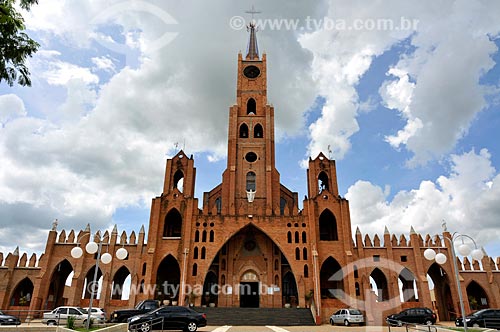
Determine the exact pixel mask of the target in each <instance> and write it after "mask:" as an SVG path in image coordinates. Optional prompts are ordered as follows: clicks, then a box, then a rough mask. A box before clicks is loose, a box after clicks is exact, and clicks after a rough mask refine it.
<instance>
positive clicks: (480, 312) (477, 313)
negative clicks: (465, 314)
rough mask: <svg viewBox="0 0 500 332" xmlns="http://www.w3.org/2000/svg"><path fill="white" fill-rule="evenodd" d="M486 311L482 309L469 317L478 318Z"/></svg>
mask: <svg viewBox="0 0 500 332" xmlns="http://www.w3.org/2000/svg"><path fill="white" fill-rule="evenodd" d="M486 310H488V309H483V310H478V311H475V312H473V313H472V314H471V316H479V315H481V314H482V313H483V312H485V311H486Z"/></svg>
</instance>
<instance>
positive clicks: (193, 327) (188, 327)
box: [186, 322, 198, 332]
mask: <svg viewBox="0 0 500 332" xmlns="http://www.w3.org/2000/svg"><path fill="white" fill-rule="evenodd" d="M197 329H198V325H196V323H195V322H189V323H188V324H187V325H186V331H189V332H195V331H196V330H197Z"/></svg>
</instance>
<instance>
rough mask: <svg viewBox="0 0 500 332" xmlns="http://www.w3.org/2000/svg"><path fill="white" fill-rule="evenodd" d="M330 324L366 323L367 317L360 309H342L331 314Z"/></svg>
mask: <svg viewBox="0 0 500 332" xmlns="http://www.w3.org/2000/svg"><path fill="white" fill-rule="evenodd" d="M330 324H332V325H335V324H344V325H345V326H349V325H351V324H359V325H364V324H365V317H364V316H363V313H362V312H361V311H359V310H358V309H340V310H338V311H337V312H336V313H334V314H333V315H331V316H330Z"/></svg>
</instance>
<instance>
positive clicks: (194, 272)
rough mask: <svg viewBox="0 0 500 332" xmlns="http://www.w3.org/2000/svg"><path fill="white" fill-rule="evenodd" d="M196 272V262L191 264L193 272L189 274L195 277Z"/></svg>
mask: <svg viewBox="0 0 500 332" xmlns="http://www.w3.org/2000/svg"><path fill="white" fill-rule="evenodd" d="M197 274H198V264H196V263H194V264H193V273H192V274H191V275H192V276H193V277H196V275H197Z"/></svg>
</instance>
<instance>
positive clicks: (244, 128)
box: [240, 123, 248, 138]
mask: <svg viewBox="0 0 500 332" xmlns="http://www.w3.org/2000/svg"><path fill="white" fill-rule="evenodd" d="M240 138H248V126H247V125H246V123H242V124H241V126H240Z"/></svg>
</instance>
